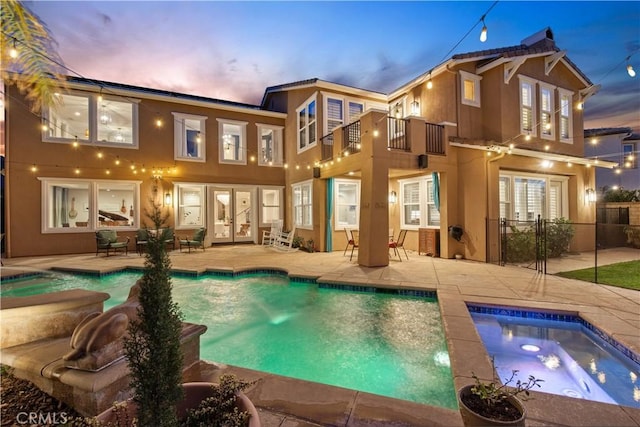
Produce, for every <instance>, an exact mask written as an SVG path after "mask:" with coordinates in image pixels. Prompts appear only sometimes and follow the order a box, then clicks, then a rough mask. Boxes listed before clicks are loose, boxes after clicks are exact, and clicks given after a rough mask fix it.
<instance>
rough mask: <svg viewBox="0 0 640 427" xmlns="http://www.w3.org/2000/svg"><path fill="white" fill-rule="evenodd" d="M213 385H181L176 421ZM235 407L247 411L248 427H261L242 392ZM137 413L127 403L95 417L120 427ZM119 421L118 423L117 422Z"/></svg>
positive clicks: (203, 396) (193, 406)
mask: <svg viewBox="0 0 640 427" xmlns="http://www.w3.org/2000/svg"><path fill="white" fill-rule="evenodd" d="M213 385H214V384H213V383H208V382H192V383H184V384H182V388H183V390H184V397H183V399H182V401H181V402H179V403H178V407H177V408H176V411H177V413H178V419H184V418H185V417H186V416H187V411H188V410H189V409H193V408H197V407H198V405H199V404H200V402H201V401H203V400H204V399H206V398H207V397H210V396H211V395H212V391H213V388H212V386H213ZM236 405H237V406H238V409H239V410H241V411H247V412H248V413H249V414H250V415H251V418H249V427H261V426H262V423H261V422H260V416H259V415H258V410H257V409H256V407H255V406H254V405H253V402H251V400H250V399H249V398H248V397H247V396H246V395H245V394H244V393H242V392H239V393H238V395H237V399H236ZM136 412H137V408H136V405H135V404H133V403H132V402H131V400H128V401H127V405H126V406H125V407H124V408H123V409H122V410H121V411H120V415H118V414H119V411H115V410H114V408H109V409H107V410H106V411H104V412H102V413H101V414H99V415H97V416H96V419H97V420H99V421H101V422H102V423H104V424H106V425H114V426H118V427H119V426H120V425H121V424H122V423H123V421H125V420H128V421H129V422H130V420H132V419H133V418H135V416H136ZM119 420H120V421H119Z"/></svg>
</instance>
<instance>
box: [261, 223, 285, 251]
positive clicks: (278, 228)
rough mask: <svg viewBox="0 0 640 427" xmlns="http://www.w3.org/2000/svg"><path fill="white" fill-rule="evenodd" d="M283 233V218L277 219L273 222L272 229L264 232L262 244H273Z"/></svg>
mask: <svg viewBox="0 0 640 427" xmlns="http://www.w3.org/2000/svg"><path fill="white" fill-rule="evenodd" d="M281 233H282V220H281V219H276V220H273V221H272V222H271V229H269V230H264V231H263V232H262V246H265V245H267V246H273V244H274V243H275V241H276V238H277V237H278V236H279V235H280V234H281Z"/></svg>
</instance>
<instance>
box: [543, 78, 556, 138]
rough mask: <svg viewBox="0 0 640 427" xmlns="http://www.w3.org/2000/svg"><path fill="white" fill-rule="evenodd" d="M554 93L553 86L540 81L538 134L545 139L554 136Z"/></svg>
mask: <svg viewBox="0 0 640 427" xmlns="http://www.w3.org/2000/svg"><path fill="white" fill-rule="evenodd" d="M554 94H555V87H554V86H551V85H547V84H544V83H540V136H541V137H542V138H545V139H554V138H555V128H554V125H555V113H554V108H555V107H554V105H555V104H554Z"/></svg>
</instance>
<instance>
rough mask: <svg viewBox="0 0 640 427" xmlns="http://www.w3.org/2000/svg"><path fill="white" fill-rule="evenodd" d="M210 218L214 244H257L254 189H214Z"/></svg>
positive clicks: (211, 198)
mask: <svg viewBox="0 0 640 427" xmlns="http://www.w3.org/2000/svg"><path fill="white" fill-rule="evenodd" d="M210 192H211V194H210V197H209V200H210V201H211V203H212V206H209V209H208V212H210V213H211V215H210V216H209V218H208V222H209V227H208V229H209V230H211V231H212V232H211V234H210V236H211V240H212V243H234V242H255V241H256V239H255V234H256V233H257V231H258V229H257V218H256V217H255V209H253V199H254V195H255V189H254V188H242V187H229V188H227V187H212V188H211V189H210Z"/></svg>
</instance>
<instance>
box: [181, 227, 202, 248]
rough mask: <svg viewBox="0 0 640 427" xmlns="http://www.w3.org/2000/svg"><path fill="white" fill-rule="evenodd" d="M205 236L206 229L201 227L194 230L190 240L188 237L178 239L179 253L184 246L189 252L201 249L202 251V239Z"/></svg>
mask: <svg viewBox="0 0 640 427" xmlns="http://www.w3.org/2000/svg"><path fill="white" fill-rule="evenodd" d="M206 235H207V229H206V228H204V227H203V228H200V229H198V230H196V231H195V232H194V233H193V237H192V238H191V239H189V238H188V237H187V238H185V239H178V242H179V243H180V252H182V247H183V246H186V247H187V248H188V249H189V252H191V248H194V249H195V248H202V250H203V251H204V238H205V237H206Z"/></svg>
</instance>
